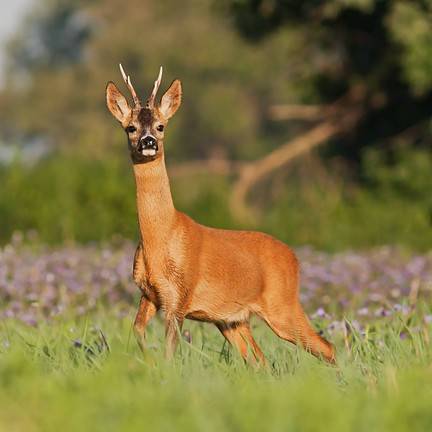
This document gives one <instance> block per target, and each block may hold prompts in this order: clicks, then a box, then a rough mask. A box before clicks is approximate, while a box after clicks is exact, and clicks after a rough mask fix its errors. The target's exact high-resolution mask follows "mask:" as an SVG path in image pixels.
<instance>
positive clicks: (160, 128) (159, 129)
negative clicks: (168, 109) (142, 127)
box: [156, 124, 164, 132]
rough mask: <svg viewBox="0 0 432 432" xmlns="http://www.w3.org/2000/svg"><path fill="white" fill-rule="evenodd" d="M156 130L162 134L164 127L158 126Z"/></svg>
mask: <svg viewBox="0 0 432 432" xmlns="http://www.w3.org/2000/svg"><path fill="white" fill-rule="evenodd" d="M156 129H157V130H158V131H159V132H163V130H164V125H163V124H160V125H158V126H157V127H156Z"/></svg>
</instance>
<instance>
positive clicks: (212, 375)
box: [0, 312, 432, 432]
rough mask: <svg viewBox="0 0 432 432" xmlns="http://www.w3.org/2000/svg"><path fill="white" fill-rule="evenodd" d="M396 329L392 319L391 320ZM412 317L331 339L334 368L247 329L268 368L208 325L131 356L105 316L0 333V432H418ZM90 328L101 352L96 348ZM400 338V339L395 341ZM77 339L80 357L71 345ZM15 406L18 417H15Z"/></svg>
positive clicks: (418, 359)
mask: <svg viewBox="0 0 432 432" xmlns="http://www.w3.org/2000/svg"><path fill="white" fill-rule="evenodd" d="M401 320H402V318H401ZM420 323H421V316H420V314H414V315H413V316H412V317H411V318H410V321H409V323H408V324H406V327H405V326H402V325H401V321H399V320H398V319H395V320H393V321H390V322H387V323H383V322H381V323H380V322H376V323H374V324H372V323H371V324H370V326H369V328H368V330H367V331H366V333H365V334H364V335H361V334H360V333H358V332H356V331H355V330H354V331H353V333H351V334H350V335H349V336H348V339H347V343H348V344H349V351H348V350H347V349H346V346H345V345H344V341H343V339H342V337H341V335H339V338H337V340H335V342H336V343H337V348H338V355H339V360H338V361H339V364H338V367H337V368H333V367H330V366H327V365H325V364H323V363H321V362H319V361H317V360H316V359H314V358H312V356H310V355H309V354H306V353H304V352H302V351H299V350H296V349H295V348H294V347H292V346H291V345H289V344H288V343H287V342H284V341H281V340H280V339H278V338H276V337H275V336H274V335H273V334H270V333H269V332H268V331H267V330H266V329H265V328H264V325H259V326H257V325H255V324H254V334H255V335H256V337H257V342H258V343H259V344H260V345H261V346H262V347H264V349H265V352H266V355H267V358H268V360H269V368H268V369H266V370H261V371H255V370H253V369H251V368H247V367H245V366H244V365H243V363H242V362H241V360H240V359H239V358H238V356H237V355H236V354H235V353H234V352H233V351H232V350H231V349H230V348H228V347H227V346H224V342H223V339H222V336H221V335H220V334H219V333H218V332H217V331H216V330H215V329H212V328H211V326H209V325H205V326H204V327H203V326H202V325H200V324H197V323H188V324H187V327H188V328H189V329H190V331H191V334H192V337H193V342H192V344H188V343H186V342H182V343H181V344H180V347H179V351H178V353H177V356H176V358H175V360H174V361H173V362H172V363H167V362H166V361H165V360H164V358H163V344H162V343H161V342H162V341H163V334H164V328H163V324H162V323H161V322H159V321H157V320H156V321H153V322H152V323H151V325H150V326H149V331H148V339H147V344H148V351H147V354H146V356H143V355H142V354H141V353H140V352H139V351H138V349H137V347H136V344H135V341H134V340H133V336H132V335H131V328H130V319H129V318H126V319H125V318H123V319H121V318H118V317H117V316H116V315H115V312H112V313H111V314H108V315H104V314H100V315H94V316H89V317H87V319H86V320H84V321H81V322H77V321H74V320H69V321H60V320H57V322H56V323H55V325H42V326H41V327H40V328H38V329H31V328H25V327H23V326H22V325H18V324H15V323H13V322H12V321H10V320H9V321H7V322H5V321H3V322H2V326H1V327H0V343H1V345H0V359H1V361H0V381H1V383H2V385H1V387H0V404H1V406H2V409H1V410H0V429H1V430H8V431H21V430H29V431H34V432H38V431H44V432H50V431H58V430H59V429H61V430H62V431H65V432H67V431H77V430H86V429H88V427H89V425H92V426H91V428H92V430H94V431H95V432H97V431H104V432H109V431H120V430H121V431H124V432H126V431H136V430H139V429H144V430H147V429H148V430H154V431H159V430H164V431H166V430H176V431H183V430H185V431H186V430H187V431H195V430H197V431H202V430H206V431H220V430H227V431H231V430H232V431H250V430H266V431H280V430H285V431H299V430H301V431H306V432H307V431H310V432H318V431H328V430H332V431H334V432H339V431H341V432H345V431H348V430H349V431H364V430H368V431H380V432H381V431H390V430H391V431H395V432H402V431H410V432H417V431H419V432H420V431H421V432H423V431H425V430H429V428H430V425H431V423H432V414H431V411H430V400H431V397H432V394H431V388H432V378H431V374H430V362H431V359H432V351H431V345H430V343H429V339H430V338H431V337H432V333H431V327H430V326H427V325H426V326H423V327H422V332H416V328H418V327H417V326H418V325H421V324H420ZM93 325H94V326H96V327H97V328H100V329H102V331H103V332H104V335H105V337H106V339H107V341H108V344H109V345H110V351H109V352H108V351H107V350H106V349H102V350H99V349H98V345H97V332H93V330H92V328H93ZM402 329H403V330H404V331H406V332H408V334H409V337H405V338H404V339H402V334H403V332H402ZM76 340H79V341H80V343H81V347H82V346H84V347H87V348H89V349H87V350H86V349H83V348H80V347H79V346H78V345H77V344H76V343H74V341H76ZM23 407H25V409H23Z"/></svg>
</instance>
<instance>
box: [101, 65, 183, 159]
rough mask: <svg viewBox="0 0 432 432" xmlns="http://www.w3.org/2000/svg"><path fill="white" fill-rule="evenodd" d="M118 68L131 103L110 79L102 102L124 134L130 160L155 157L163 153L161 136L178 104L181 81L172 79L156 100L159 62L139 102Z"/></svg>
mask: <svg viewBox="0 0 432 432" xmlns="http://www.w3.org/2000/svg"><path fill="white" fill-rule="evenodd" d="M120 71H121V73H122V76H123V80H124V82H125V84H126V86H127V87H128V89H129V91H130V92H131V95H132V99H133V107H131V106H130V105H129V102H128V101H127V99H126V98H125V97H124V96H123V94H122V93H121V92H120V90H119V89H118V88H117V87H116V85H115V84H114V83H113V82H111V81H110V82H109V83H108V85H107V87H106V103H107V106H108V109H109V110H110V112H111V114H112V115H113V116H114V117H115V118H116V119H117V120H118V121H119V122H120V124H121V125H122V127H123V129H124V130H125V131H126V134H127V136H128V145H129V151H130V153H131V157H132V161H133V163H134V164H142V163H147V162H151V161H154V160H157V159H159V158H161V157H162V156H163V139H164V132H165V128H166V126H167V124H168V120H169V119H170V118H171V117H172V116H173V115H174V114H175V112H176V111H177V109H178V108H179V106H180V104H181V95H182V90H181V83H180V81H179V80H174V81H173V82H172V84H171V86H170V87H169V88H168V90H167V91H166V92H165V94H164V95H163V96H162V99H161V101H160V104H158V103H157V102H156V94H157V91H158V89H159V86H160V84H161V80H162V66H161V68H160V70H159V76H158V78H157V80H156V81H155V83H154V86H153V90H152V92H151V94H150V96H149V98H148V99H147V101H146V103H145V104H144V105H143V104H142V103H141V101H140V99H139V97H138V95H137V93H136V91H135V89H134V87H133V85H132V82H131V79H130V76H129V75H126V73H125V72H124V69H123V67H122V65H120Z"/></svg>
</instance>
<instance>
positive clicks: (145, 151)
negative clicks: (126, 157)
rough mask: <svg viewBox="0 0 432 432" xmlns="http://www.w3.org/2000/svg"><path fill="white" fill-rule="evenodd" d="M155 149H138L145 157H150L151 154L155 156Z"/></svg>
mask: <svg viewBox="0 0 432 432" xmlns="http://www.w3.org/2000/svg"><path fill="white" fill-rule="evenodd" d="M156 153H157V150H156V149H142V150H141V151H140V154H141V155H142V156H146V157H152V156H156Z"/></svg>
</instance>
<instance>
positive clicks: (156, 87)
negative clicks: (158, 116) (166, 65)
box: [147, 66, 163, 105]
mask: <svg viewBox="0 0 432 432" xmlns="http://www.w3.org/2000/svg"><path fill="white" fill-rule="evenodd" d="M162 72H163V68H162V66H161V67H160V68H159V75H158V77H157V80H156V81H155V82H154V85H153V90H152V92H151V95H150V97H149V99H148V101H147V105H153V104H154V100H155V97H156V93H157V92H158V90H159V87H160V85H161V81H162Z"/></svg>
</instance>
